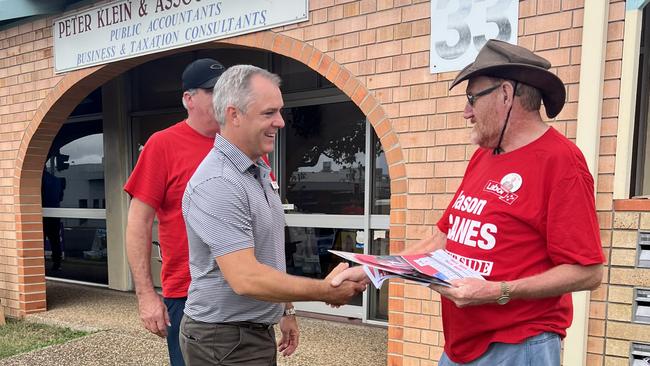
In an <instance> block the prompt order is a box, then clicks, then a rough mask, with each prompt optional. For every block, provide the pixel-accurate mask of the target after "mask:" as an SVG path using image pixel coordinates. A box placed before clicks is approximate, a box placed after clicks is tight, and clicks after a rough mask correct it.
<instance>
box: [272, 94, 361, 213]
mask: <svg viewBox="0 0 650 366" xmlns="http://www.w3.org/2000/svg"><path fill="white" fill-rule="evenodd" d="M283 113H284V118H285V122H286V127H285V136H286V169H285V171H284V174H285V176H284V179H283V180H282V182H283V184H284V185H285V187H286V189H285V190H283V191H284V192H286V193H285V197H284V200H285V203H290V204H294V205H295V206H294V210H293V211H292V212H300V213H326V214H343V215H363V213H364V212H363V197H364V182H365V177H364V175H365V166H364V161H365V160H364V159H365V155H364V150H365V137H366V119H365V116H364V115H363V113H362V112H361V111H360V110H359V108H358V107H357V106H356V105H354V103H352V102H343V103H332V104H324V105H311V106H304V107H294V108H287V109H285V110H284V112H283Z"/></svg>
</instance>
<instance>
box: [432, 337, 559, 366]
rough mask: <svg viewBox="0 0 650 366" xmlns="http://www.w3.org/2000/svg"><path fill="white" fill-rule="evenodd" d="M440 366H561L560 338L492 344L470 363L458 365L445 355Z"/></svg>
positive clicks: (540, 338)
mask: <svg viewBox="0 0 650 366" xmlns="http://www.w3.org/2000/svg"><path fill="white" fill-rule="evenodd" d="M438 365H439V366H461V365H463V366H493V365H499V366H521V365H526V366H556V365H557V366H559V365H560V336H559V335H557V334H555V333H542V334H539V335H536V336H534V337H530V338H528V339H526V340H525V341H523V342H521V343H519V344H507V343H492V344H491V345H490V347H488V349H487V351H485V353H484V354H482V355H481V357H479V358H477V359H476V360H474V361H472V362H470V363H463V364H460V363H456V362H453V361H451V360H450V359H449V358H448V357H447V354H445V353H443V354H442V357H441V358H440V362H439V363H438Z"/></svg>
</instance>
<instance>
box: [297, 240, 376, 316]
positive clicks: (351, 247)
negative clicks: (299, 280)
mask: <svg viewBox="0 0 650 366" xmlns="http://www.w3.org/2000/svg"><path fill="white" fill-rule="evenodd" d="M285 230H286V231H285V255H286V260H287V273H290V274H292V275H296V276H305V277H311V278H319V279H323V278H325V277H326V276H327V274H328V273H330V271H332V269H334V267H336V266H337V265H338V264H339V263H341V262H343V261H345V260H344V259H343V258H341V257H339V256H336V255H334V254H331V253H330V252H328V250H330V249H333V250H342V251H346V252H356V253H363V244H362V243H357V230H354V229H329V228H328V229H323V228H304V227H287V228H286V229H285ZM361 233H363V231H362V232H361ZM361 302H362V299H361V294H359V295H357V296H356V297H354V298H353V299H352V300H351V301H350V302H349V304H350V305H359V306H360V305H361Z"/></svg>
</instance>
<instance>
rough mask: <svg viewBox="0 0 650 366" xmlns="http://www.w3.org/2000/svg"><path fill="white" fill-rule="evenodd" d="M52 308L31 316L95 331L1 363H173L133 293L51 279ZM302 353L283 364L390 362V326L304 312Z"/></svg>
mask: <svg viewBox="0 0 650 366" xmlns="http://www.w3.org/2000/svg"><path fill="white" fill-rule="evenodd" d="M47 301H48V308H49V310H48V311H47V312H44V313H39V314H34V315H30V316H28V317H27V319H28V320H30V321H35V322H40V323H49V324H56V325H61V326H66V327H70V328H73V329H82V330H88V331H92V332H93V333H92V334H90V335H88V336H86V337H83V338H79V339H76V340H73V341H71V342H68V343H66V344H62V345H57V346H52V347H48V348H44V349H40V350H36V351H33V352H30V353H26V354H22V355H16V356H14V357H10V358H7V359H4V360H0V365H16V366H18V365H20V366H23V365H29V366H39V365H48V366H50V365H65V366H77V365H79V366H81V365H83V366H86V365H167V364H168V361H167V348H166V344H165V341H164V340H163V339H160V338H158V337H156V336H154V335H152V334H149V333H148V332H146V331H145V330H144V329H143V328H142V327H141V326H140V320H139V318H138V316H137V302H136V299H135V295H134V294H133V293H127V292H119V291H113V290H107V289H100V288H95V287H88V286H80V285H72V284H64V283H60V282H52V281H50V282H48V283H47ZM298 321H299V324H300V330H301V339H300V346H299V347H298V350H297V351H296V353H295V354H294V355H293V356H291V357H289V358H285V359H282V357H280V358H281V359H280V360H279V362H278V365H280V366H320V365H323V366H325V365H328V366H329V365H337V366H338V365H341V366H345V365H351V366H352V365H354V366H375V365H377V366H379V365H386V329H385V328H380V327H370V326H364V325H356V324H345V323H337V322H330V321H323V320H317V319H310V318H304V317H300V318H299V320H298Z"/></svg>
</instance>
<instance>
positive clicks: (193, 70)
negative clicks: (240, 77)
mask: <svg viewBox="0 0 650 366" xmlns="http://www.w3.org/2000/svg"><path fill="white" fill-rule="evenodd" d="M224 71H226V68H225V67H223V65H222V64H221V63H219V61H217V60H213V59H211V58H201V59H198V60H196V61H194V62H192V63H191V64H189V65H187V67H186V68H185V71H183V91H186V90H189V89H212V88H213V87H214V84H216V83H217V79H219V76H221V74H223V72H224Z"/></svg>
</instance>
